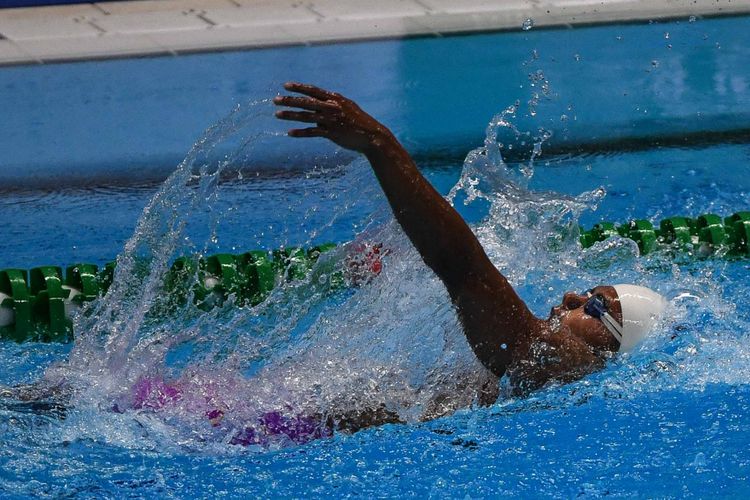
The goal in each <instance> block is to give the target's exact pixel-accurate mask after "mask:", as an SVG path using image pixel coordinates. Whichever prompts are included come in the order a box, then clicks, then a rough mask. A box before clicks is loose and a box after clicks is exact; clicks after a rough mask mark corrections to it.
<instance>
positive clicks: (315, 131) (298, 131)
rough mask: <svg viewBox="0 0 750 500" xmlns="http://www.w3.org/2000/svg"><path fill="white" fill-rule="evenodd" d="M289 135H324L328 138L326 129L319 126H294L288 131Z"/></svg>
mask: <svg viewBox="0 0 750 500" xmlns="http://www.w3.org/2000/svg"><path fill="white" fill-rule="evenodd" d="M288 134H289V137H325V138H328V131H327V130H325V129H323V128H320V127H310V128H294V129H292V130H290V131H289V132H288Z"/></svg>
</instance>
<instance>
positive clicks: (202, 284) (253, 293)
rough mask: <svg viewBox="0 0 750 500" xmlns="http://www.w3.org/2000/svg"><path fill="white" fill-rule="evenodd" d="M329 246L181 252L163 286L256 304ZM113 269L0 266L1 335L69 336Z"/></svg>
mask: <svg viewBox="0 0 750 500" xmlns="http://www.w3.org/2000/svg"><path fill="white" fill-rule="evenodd" d="M334 247H335V245H333V244H326V245H320V246H316V247H313V248H310V249H308V250H304V249H302V248H289V249H283V250H275V251H273V252H271V253H269V252H263V251H251V252H246V253H243V254H239V255H233V254H225V253H223V254H216V255H211V256H209V257H206V258H205V259H200V260H198V259H190V258H186V257H181V258H179V259H177V260H176V261H175V262H174V263H173V264H172V267H171V269H170V272H169V273H168V274H167V277H166V280H165V288H166V290H167V291H168V293H169V296H170V299H172V302H173V303H175V304H180V303H182V304H184V303H185V302H186V301H187V299H188V297H189V296H190V294H191V293H192V297H193V301H194V302H195V304H196V305H197V306H198V307H200V308H201V309H206V310H208V309H210V308H212V307H214V306H216V305H218V304H220V303H221V302H223V301H224V300H225V299H226V298H227V297H228V296H229V295H232V294H233V295H234V296H235V298H236V301H237V303H238V304H239V305H256V304H259V303H260V302H262V301H263V300H264V299H265V298H266V297H267V296H268V294H269V293H270V292H271V290H273V288H274V287H275V286H276V284H277V283H279V282H282V281H286V282H290V281H293V280H299V279H302V278H304V277H306V276H307V275H308V273H309V271H310V270H311V269H312V268H313V265H314V264H315V262H316V261H317V260H318V258H319V257H320V255H321V254H322V253H324V252H327V251H329V250H331V249H333V248H334ZM114 270H115V263H114V262H110V263H108V264H106V265H105V266H104V267H103V268H102V269H99V268H98V267H97V266H96V265H94V264H75V265H72V266H68V267H67V268H66V269H65V273H63V270H62V268H60V267H56V266H42V267H36V268H34V269H31V270H30V271H26V270H24V269H5V270H2V271H0V338H5V339H10V340H15V341H16V342H25V341H40V342H68V341H70V340H72V338H73V325H72V322H71V320H70V318H71V317H72V315H73V313H74V311H75V309H77V308H78V307H80V306H81V305H82V304H83V303H84V302H90V301H93V300H94V299H96V298H98V297H99V296H101V295H103V294H104V293H106V291H107V290H108V289H109V287H110V285H111V284H112V280H113V278H114ZM196 272H197V273H198V279H197V283H195V275H196ZM343 283H344V279H343V277H342V276H341V273H333V274H332V275H331V276H330V284H331V286H332V287H340V286H341V285H343Z"/></svg>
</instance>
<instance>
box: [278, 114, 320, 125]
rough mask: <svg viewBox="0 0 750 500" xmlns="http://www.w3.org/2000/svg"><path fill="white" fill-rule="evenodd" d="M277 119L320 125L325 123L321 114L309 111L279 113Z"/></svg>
mask: <svg viewBox="0 0 750 500" xmlns="http://www.w3.org/2000/svg"><path fill="white" fill-rule="evenodd" d="M276 118H278V119H280V120H288V121H292V122H302V123H318V122H322V121H325V119H324V118H323V116H322V115H321V114H320V113H311V112H309V111H277V112H276Z"/></svg>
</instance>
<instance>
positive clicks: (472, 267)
mask: <svg viewBox="0 0 750 500" xmlns="http://www.w3.org/2000/svg"><path fill="white" fill-rule="evenodd" d="M284 88H285V89H286V90H288V91H290V92H293V93H295V94H298V95H284V96H278V97H276V98H275V99H274V103H275V104H276V105H278V106H284V107H287V108H294V109H292V110H290V109H284V110H279V111H277V112H276V116H277V117H278V118H279V119H281V120H289V121H295V122H301V123H305V124H310V125H311V126H309V127H306V128H295V129H291V130H289V132H288V134H289V135H290V136H291V137H297V138H310V137H321V138H325V139H328V140H330V141H332V142H334V143H336V144H337V145H339V146H341V147H343V148H346V149H350V150H353V151H357V152H359V153H362V154H364V155H365V157H366V158H367V159H368V161H369V162H370V165H371V166H372V169H373V171H374V172H375V176H376V177H377V179H378V182H379V183H380V186H381V188H382V189H383V192H384V193H385V195H386V198H387V199H388V203H389V204H390V206H391V209H392V210H393V214H394V216H395V218H396V220H397V221H398V223H399V224H400V225H401V227H402V228H403V230H404V232H405V233H406V235H407V236H408V237H409V239H410V240H411V242H412V244H413V245H414V246H415V247H416V249H417V251H418V252H419V254H420V255H421V257H422V259H423V260H424V262H425V264H427V266H428V267H430V269H432V271H434V272H435V274H436V275H437V276H438V277H439V278H440V280H441V281H442V282H443V284H444V285H445V287H446V289H447V291H448V294H449V295H450V298H451V301H452V303H453V305H454V307H455V308H456V311H457V313H458V317H459V320H460V322H461V325H462V327H463V331H464V334H465V336H466V339H467V341H468V342H469V344H470V345H471V348H472V350H473V351H474V353H475V355H476V356H477V358H478V359H479V360H480V361H481V363H482V364H483V365H484V366H485V367H486V368H487V369H488V370H489V371H491V372H492V373H493V374H494V375H495V376H497V377H503V376H505V375H507V376H508V379H509V381H510V384H511V387H512V389H513V391H514V393H515V394H518V395H523V394H527V393H528V392H530V391H533V390H535V389H538V388H540V387H543V386H544V385H546V384H548V383H566V382H571V381H573V380H576V379H579V378H581V377H583V376H585V375H587V374H589V373H592V372H593V371H596V370H599V369H601V368H602V367H604V365H605V363H606V361H607V359H609V358H610V357H611V356H613V355H614V354H616V353H617V352H625V351H629V350H632V349H633V348H634V347H635V346H636V345H637V344H638V343H639V342H640V341H641V340H642V339H643V338H644V337H645V336H646V334H647V333H648V332H649V330H650V329H651V327H652V326H653V325H654V323H655V322H656V320H657V318H658V316H659V315H660V314H661V313H662V311H663V310H664V308H665V306H666V300H665V299H664V298H663V297H662V296H661V295H659V294H658V293H656V292H654V291H652V290H650V289H648V288H645V287H641V286H636V285H626V284H623V285H614V286H610V285H600V286H596V287H594V288H591V289H590V290H588V291H586V292H584V293H573V292H568V293H566V294H565V295H564V296H563V298H562V301H561V303H560V305H558V306H555V307H553V308H552V311H551V312H550V315H549V317H548V318H547V319H546V320H544V319H540V318H537V317H535V316H534V315H533V314H532V313H531V311H529V308H528V307H527V306H526V304H525V303H524V302H523V300H521V298H520V297H519V296H518V294H517V293H516V292H515V290H514V289H513V287H512V286H511V285H510V283H508V280H507V279H506V278H505V277H504V276H503V275H502V274H501V273H500V272H499V271H498V270H497V268H495V266H494V265H493V264H492V262H491V261H490V259H489V258H488V257H487V254H486V253H485V252H484V249H483V248H482V245H481V244H480V243H479V240H478V239H477V237H476V236H475V235H474V233H473V232H472V230H471V229H470V228H469V226H468V225H467V224H466V222H465V221H464V220H463V219H462V218H461V216H460V215H459V214H458V212H456V210H455V209H454V208H453V207H452V206H451V205H450V204H449V203H448V202H447V201H446V200H445V199H444V198H443V197H442V196H441V195H440V194H439V193H438V192H437V191H436V190H435V189H434V188H433V187H432V185H430V183H429V182H428V181H427V180H426V179H425V178H424V177H423V176H422V175H421V173H420V172H419V170H418V169H417V166H416V164H415V163H414V160H412V158H411V157H410V156H409V153H408V152H407V151H406V150H405V149H404V147H403V146H402V145H401V144H400V143H399V142H398V140H397V139H396V138H395V136H394V135H393V134H392V133H391V131H390V130H388V128H386V127H385V126H384V125H383V124H381V123H380V122H378V121H377V120H375V119H374V118H373V117H372V116H370V115H368V114H367V113H365V112H364V111H362V109H360V107H359V106H358V105H357V104H356V103H354V102H353V101H351V100H350V99H347V98H346V97H344V96H342V95H340V94H337V93H335V92H330V91H327V90H324V89H321V88H318V87H315V86H313V85H306V84H302V83H287V84H285V85H284ZM493 402H494V401H493Z"/></svg>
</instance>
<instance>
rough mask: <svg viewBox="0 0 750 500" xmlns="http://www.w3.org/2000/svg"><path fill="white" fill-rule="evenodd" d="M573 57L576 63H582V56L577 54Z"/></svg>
mask: <svg viewBox="0 0 750 500" xmlns="http://www.w3.org/2000/svg"><path fill="white" fill-rule="evenodd" d="M573 57H574V58H575V60H576V61H580V60H581V55H580V54H575V55H574V56H573Z"/></svg>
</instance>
